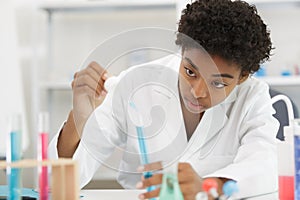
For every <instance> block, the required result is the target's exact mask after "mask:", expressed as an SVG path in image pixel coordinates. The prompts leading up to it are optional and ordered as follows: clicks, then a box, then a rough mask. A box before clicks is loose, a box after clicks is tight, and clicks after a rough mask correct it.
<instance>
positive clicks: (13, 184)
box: [8, 131, 22, 200]
mask: <svg viewBox="0 0 300 200" xmlns="http://www.w3.org/2000/svg"><path fill="white" fill-rule="evenodd" d="M21 150H22V144H21V133H20V132H18V131H13V132H11V133H10V153H11V162H15V161H19V160H21ZM8 171H10V174H8V186H9V195H8V199H9V200H20V199H21V188H22V180H21V177H22V175H21V173H22V172H21V169H18V168H11V169H10V170H8Z"/></svg>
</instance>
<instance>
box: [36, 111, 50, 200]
mask: <svg viewBox="0 0 300 200" xmlns="http://www.w3.org/2000/svg"><path fill="white" fill-rule="evenodd" d="M48 132H49V114H48V113H47V112H42V113H40V114H39V117H38V160H39V161H42V160H47V159H48V150H47V149H48ZM38 172H39V199H40V200H48V189H49V188H48V167H47V166H40V167H39V168H38Z"/></svg>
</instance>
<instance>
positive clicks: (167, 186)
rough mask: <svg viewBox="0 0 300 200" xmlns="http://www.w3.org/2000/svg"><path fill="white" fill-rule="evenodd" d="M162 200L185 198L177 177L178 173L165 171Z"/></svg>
mask: <svg viewBox="0 0 300 200" xmlns="http://www.w3.org/2000/svg"><path fill="white" fill-rule="evenodd" d="M159 199H160V200H171V199H172V200H184V198H183V195H182V192H181V190H180V186H179V183H178V179H177V174H173V173H165V174H164V176H163V182H162V186H161V190H160V193H159Z"/></svg>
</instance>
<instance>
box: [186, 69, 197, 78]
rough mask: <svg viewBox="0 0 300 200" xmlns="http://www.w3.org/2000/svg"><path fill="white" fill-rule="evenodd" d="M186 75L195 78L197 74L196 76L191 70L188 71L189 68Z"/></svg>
mask: <svg viewBox="0 0 300 200" xmlns="http://www.w3.org/2000/svg"><path fill="white" fill-rule="evenodd" d="M185 73H186V74H187V75H188V76H190V77H195V76H196V74H195V73H194V72H193V71H192V70H190V69H188V68H185Z"/></svg>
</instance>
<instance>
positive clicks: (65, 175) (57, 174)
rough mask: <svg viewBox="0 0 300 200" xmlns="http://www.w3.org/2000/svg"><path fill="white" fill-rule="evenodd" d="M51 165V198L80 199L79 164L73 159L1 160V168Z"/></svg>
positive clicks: (61, 199)
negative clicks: (8, 161) (10, 161)
mask: <svg viewBox="0 0 300 200" xmlns="http://www.w3.org/2000/svg"><path fill="white" fill-rule="evenodd" d="M41 166H49V167H51V172H52V173H51V199H53V200H70V199H72V200H79V181H78V166H77V163H76V161H74V160H72V159H57V160H45V161H37V160H29V159H24V160H21V161H16V162H12V163H7V162H5V161H0V169H6V168H7V167H11V168H21V169H22V168H34V167H41Z"/></svg>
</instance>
